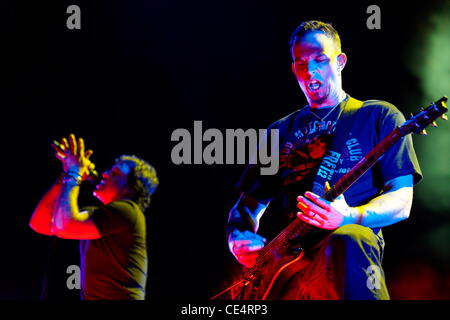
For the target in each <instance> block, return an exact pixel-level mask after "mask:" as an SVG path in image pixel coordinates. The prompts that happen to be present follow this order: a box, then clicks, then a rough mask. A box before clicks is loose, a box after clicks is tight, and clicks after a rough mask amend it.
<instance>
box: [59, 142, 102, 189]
mask: <svg viewBox="0 0 450 320" xmlns="http://www.w3.org/2000/svg"><path fill="white" fill-rule="evenodd" d="M52 147H53V149H54V150H55V156H56V158H58V159H59V160H60V161H61V163H62V164H63V170H64V172H66V173H68V172H71V173H73V174H77V175H80V176H81V177H82V179H83V180H84V179H86V177H87V176H88V175H89V172H91V171H93V170H94V168H95V165H94V164H93V163H92V162H91V160H90V157H91V156H92V154H93V153H94V152H93V151H92V150H91V149H89V150H87V151H85V145H84V139H83V138H81V137H79V138H78V139H76V137H75V135H74V134H70V135H69V139H66V138H62V139H61V142H58V141H53V143H52Z"/></svg>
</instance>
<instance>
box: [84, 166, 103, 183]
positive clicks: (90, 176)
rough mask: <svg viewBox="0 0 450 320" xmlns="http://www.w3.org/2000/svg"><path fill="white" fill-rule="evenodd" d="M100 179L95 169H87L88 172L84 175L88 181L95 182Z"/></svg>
mask: <svg viewBox="0 0 450 320" xmlns="http://www.w3.org/2000/svg"><path fill="white" fill-rule="evenodd" d="M99 180H100V177H99V174H98V172H97V170H95V169H94V170H89V174H88V176H87V177H86V181H89V182H90V183H93V184H97V183H98V182H99Z"/></svg>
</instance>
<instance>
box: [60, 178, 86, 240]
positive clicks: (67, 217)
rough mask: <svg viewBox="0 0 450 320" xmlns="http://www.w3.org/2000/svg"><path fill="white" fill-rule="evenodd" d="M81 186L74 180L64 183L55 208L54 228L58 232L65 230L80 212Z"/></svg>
mask: <svg viewBox="0 0 450 320" xmlns="http://www.w3.org/2000/svg"><path fill="white" fill-rule="evenodd" d="M79 192H80V187H79V186H78V185H77V184H76V183H75V182H72V181H70V180H69V181H66V182H63V183H62V186H61V193H60V196H59V198H58V203H57V206H56V207H55V210H54V218H53V230H54V233H55V234H57V233H58V232H59V231H61V230H64V229H65V228H66V227H67V225H68V224H69V223H70V222H71V221H72V219H73V217H74V216H75V215H76V214H77V213H78V211H79V209H78V195H79Z"/></svg>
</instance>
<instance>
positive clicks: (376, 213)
mask: <svg viewBox="0 0 450 320" xmlns="http://www.w3.org/2000/svg"><path fill="white" fill-rule="evenodd" d="M412 198H413V188H412V187H403V188H400V189H398V190H395V191H389V192H386V193H383V194H381V195H380V196H378V197H376V198H374V199H372V200H371V201H370V202H368V203H367V204H365V205H362V206H359V207H355V208H354V209H355V215H354V218H355V223H357V224H360V225H363V226H365V227H371V228H376V227H385V226H388V225H391V224H394V223H397V222H399V221H401V220H405V219H407V218H408V217H409V212H410V210H411V205H412Z"/></svg>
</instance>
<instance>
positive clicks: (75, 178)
mask: <svg viewBox="0 0 450 320" xmlns="http://www.w3.org/2000/svg"><path fill="white" fill-rule="evenodd" d="M71 180H73V181H75V183H76V184H77V186H79V185H80V184H81V182H83V179H82V178H81V176H80V175H79V174H78V173H76V172H71V171H69V172H66V173H65V174H64V176H63V179H62V181H63V182H64V183H67V182H69V181H71Z"/></svg>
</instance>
